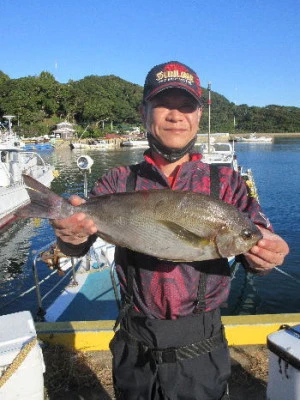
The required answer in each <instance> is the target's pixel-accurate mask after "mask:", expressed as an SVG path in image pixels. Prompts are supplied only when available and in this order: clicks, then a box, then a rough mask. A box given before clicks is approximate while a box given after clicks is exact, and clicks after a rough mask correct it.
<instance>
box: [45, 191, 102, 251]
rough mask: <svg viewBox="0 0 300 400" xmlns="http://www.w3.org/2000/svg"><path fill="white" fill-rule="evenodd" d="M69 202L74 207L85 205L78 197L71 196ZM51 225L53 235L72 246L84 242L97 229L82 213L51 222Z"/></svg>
mask: <svg viewBox="0 0 300 400" xmlns="http://www.w3.org/2000/svg"><path fill="white" fill-rule="evenodd" d="M69 202H70V203H71V204H72V205H73V206H75V207H76V206H79V205H81V204H83V203H85V200H84V199H82V198H81V197H79V196H76V195H72V196H71V197H70V198H69ZM51 223H52V226H53V228H54V232H55V235H56V236H57V237H59V238H60V239H61V240H62V241H63V242H66V243H71V244H73V245H77V244H81V243H84V242H86V241H87V240H88V238H89V236H91V235H93V234H95V233H96V232H97V227H96V225H95V224H94V222H93V220H91V219H89V218H88V217H87V215H86V214H84V213H83V212H78V213H76V214H73V215H72V216H71V217H68V218H64V219H56V220H53V221H52V222H51Z"/></svg>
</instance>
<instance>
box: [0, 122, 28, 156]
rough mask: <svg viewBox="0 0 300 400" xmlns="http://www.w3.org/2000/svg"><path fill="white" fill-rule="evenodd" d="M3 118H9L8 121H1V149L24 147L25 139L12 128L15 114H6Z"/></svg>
mask: <svg viewBox="0 0 300 400" xmlns="http://www.w3.org/2000/svg"><path fill="white" fill-rule="evenodd" d="M3 118H5V119H7V123H6V124H4V123H0V149H3V148H4V149H5V148H22V147H24V146H25V143H24V141H23V140H21V139H20V138H19V137H18V135H16V134H15V133H14V132H13V130H12V122H11V120H12V119H13V118H14V116H13V115H4V116H3Z"/></svg>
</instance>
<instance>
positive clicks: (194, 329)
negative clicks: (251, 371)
mask: <svg viewBox="0 0 300 400" xmlns="http://www.w3.org/2000/svg"><path fill="white" fill-rule="evenodd" d="M221 329H222V326H221V318H220V312H219V310H214V311H212V312H208V313H201V314H194V315H191V316H188V317H184V318H180V319H177V320H152V319H149V318H146V317H144V316H140V315H138V314H137V313H135V312H130V313H129V315H128V316H127V317H126V318H125V319H124V321H122V326H121V329H120V331H117V332H116V334H115V337H114V338H113V340H112V341H111V345H110V347H111V351H112V354H113V376H114V387H115V393H116V397H117V399H124V400H137V399H139V400H162V399H164V400H167V399H170V400H180V399H182V400H189V399H190V400H192V399H193V400H198V399H199V400H220V399H221V398H222V396H223V395H224V393H225V392H226V387H227V380H228V378H229V376H230V372H231V371H230V357H229V351H228V347H227V342H226V340H225V339H224V342H223V343H221V344H220V345H219V346H217V348H216V349H213V350H212V351H210V352H207V353H205V354H200V355H197V356H193V357H192V358H186V359H183V360H179V361H176V362H174V361H173V360H171V361H167V362H162V363H160V362H157V359H155V358H153V357H152V353H151V351H149V348H159V349H164V348H178V347H180V346H185V345H189V344H191V343H195V342H199V341H201V340H202V339H203V338H209V337H211V336H213V335H215V334H217V333H218V332H219V331H220V330H221ZM124 330H125V332H127V333H128V334H129V335H128V338H126V335H124ZM135 339H136V340H137V341H136V340H135Z"/></svg>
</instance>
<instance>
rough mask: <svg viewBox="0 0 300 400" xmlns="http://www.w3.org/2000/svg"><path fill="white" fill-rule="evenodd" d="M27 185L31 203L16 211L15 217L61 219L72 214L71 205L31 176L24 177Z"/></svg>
mask: <svg viewBox="0 0 300 400" xmlns="http://www.w3.org/2000/svg"><path fill="white" fill-rule="evenodd" d="M22 177H23V180H24V183H25V185H26V189H27V193H28V195H29V198H30V203H29V204H27V205H26V206H25V207H22V208H21V209H19V210H18V211H16V213H15V215H17V216H19V217H22V218H46V219H61V218H65V217H67V216H69V215H71V213H70V212H69V211H70V209H71V208H72V206H71V204H70V203H68V201H67V200H65V199H64V198H63V197H61V196H58V195H57V194H55V193H54V192H53V191H52V190H50V189H49V188H47V187H46V186H44V185H43V184H42V183H40V182H38V181H37V180H35V179H34V178H32V177H31V176H29V175H24V174H23V175H22Z"/></svg>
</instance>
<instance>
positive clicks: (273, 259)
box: [245, 226, 289, 275]
mask: <svg viewBox="0 0 300 400" xmlns="http://www.w3.org/2000/svg"><path fill="white" fill-rule="evenodd" d="M258 228H259V229H260V231H261V233H262V234H263V238H262V239H261V240H259V242H258V243H257V244H256V245H255V246H253V247H252V248H251V249H250V250H249V252H248V253H245V257H246V259H247V261H248V263H249V266H250V268H251V269H252V270H254V271H256V272H257V273H258V274H259V275H266V274H267V273H269V272H270V271H271V270H272V269H273V268H274V267H276V266H278V265H281V264H283V262H284V258H285V256H286V255H287V254H288V253H289V246H288V244H287V243H286V242H285V241H284V240H283V239H282V238H281V237H280V236H278V235H276V234H275V233H272V232H270V231H269V230H267V229H265V228H262V227H260V226H258Z"/></svg>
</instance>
